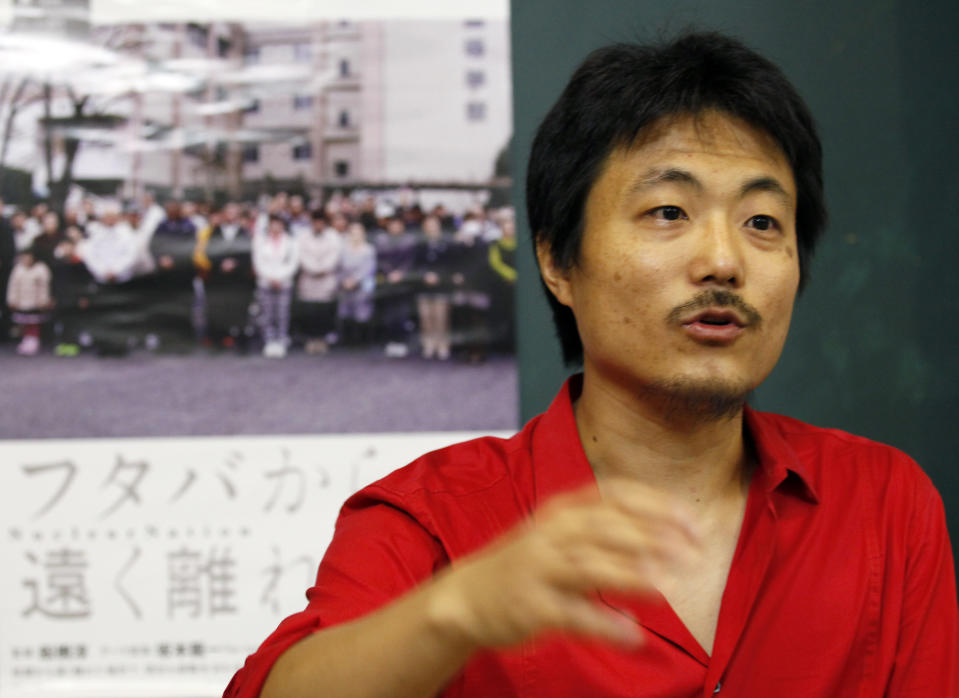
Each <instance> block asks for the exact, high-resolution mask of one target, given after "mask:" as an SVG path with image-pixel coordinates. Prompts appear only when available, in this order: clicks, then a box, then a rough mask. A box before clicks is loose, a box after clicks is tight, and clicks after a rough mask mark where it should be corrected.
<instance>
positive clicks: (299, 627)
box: [223, 493, 447, 698]
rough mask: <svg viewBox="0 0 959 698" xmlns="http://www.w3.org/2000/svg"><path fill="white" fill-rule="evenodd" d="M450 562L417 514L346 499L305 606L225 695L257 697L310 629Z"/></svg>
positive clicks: (382, 599) (376, 602)
mask: <svg viewBox="0 0 959 698" xmlns="http://www.w3.org/2000/svg"><path fill="white" fill-rule="evenodd" d="M445 564H447V558H446V554H445V552H444V551H443V548H442V546H441V545H440V544H439V542H438V541H437V540H436V539H435V538H433V536H431V535H430V533H429V532H428V531H427V530H426V529H425V528H423V526H421V525H420V524H419V523H418V522H417V521H416V520H415V519H414V518H413V517H411V516H410V515H409V514H407V513H406V512H404V511H402V510H400V509H397V508H396V507H394V506H391V505H389V504H385V503H383V502H380V501H376V500H373V499H370V498H369V497H367V496H364V494H363V493H360V494H358V495H356V496H354V497H353V498H351V499H350V500H349V501H347V503H346V504H345V505H344V507H343V510H342V511H341V512H340V517H339V519H338V520H337V522H336V531H335V533H334V535H333V541H332V542H331V543H330V547H329V548H327V550H326V554H325V555H324V557H323V561H322V562H321V563H320V568H319V571H318V572H317V577H316V585H315V586H313V587H312V588H311V589H310V590H309V591H307V593H306V597H307V600H308V604H307V607H306V608H305V609H304V610H303V611H300V612H299V613H295V614H294V615H292V616H290V617H289V618H287V619H286V620H284V621H283V622H282V623H280V625H279V626H278V627H277V629H276V630H275V631H273V634H272V635H270V636H269V637H268V638H267V639H266V641H264V642H263V644H262V645H260V647H259V649H257V651H256V652H254V653H253V654H251V655H250V656H249V657H247V660H246V663H245V664H244V665H243V668H242V669H240V670H239V671H238V672H237V673H236V674H235V675H234V677H233V679H232V680H231V681H230V684H229V686H227V688H226V691H225V692H224V694H223V696H224V698H256V697H257V696H259V694H260V689H261V688H262V687H263V682H264V681H266V677H267V675H268V674H269V673H270V669H271V668H272V667H273V664H274V662H276V660H277V659H278V658H279V656H280V655H281V654H283V652H285V651H286V650H287V649H288V648H289V647H290V646H291V645H293V644H294V643H296V642H297V641H299V640H301V639H303V638H304V637H306V636H307V635H309V634H311V633H313V632H315V631H317V630H319V629H320V628H324V627H329V626H332V625H336V624H338V623H342V622H345V621H348V620H351V619H353V618H356V617H358V616H361V615H364V614H366V613H369V612H370V611H372V610H374V609H376V608H378V607H379V606H381V605H383V604H384V603H386V602H387V601H390V600H391V599H394V598H396V597H398V596H400V595H401V594H402V593H403V592H405V591H407V590H409V589H411V588H412V587H413V586H415V585H416V584H417V583H418V582H419V581H421V580H422V579H425V578H426V577H428V576H430V575H431V574H432V573H433V572H434V571H435V570H436V569H438V568H439V567H442V566H444V565H445Z"/></svg>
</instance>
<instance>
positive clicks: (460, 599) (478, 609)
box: [439, 482, 702, 647]
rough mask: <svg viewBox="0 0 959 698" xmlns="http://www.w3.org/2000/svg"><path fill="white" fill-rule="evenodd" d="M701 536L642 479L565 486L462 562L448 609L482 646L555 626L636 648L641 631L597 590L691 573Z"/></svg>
mask: <svg viewBox="0 0 959 698" xmlns="http://www.w3.org/2000/svg"><path fill="white" fill-rule="evenodd" d="M701 540H702V538H701V536H700V534H699V532H698V530H697V527H696V525H695V522H694V521H693V519H692V517H691V516H689V515H688V514H687V513H686V512H685V511H684V510H683V508H682V507H681V506H679V505H677V504H675V503H674V502H672V501H669V500H668V499H666V498H665V497H663V496H662V495H661V494H660V493H657V492H654V491H652V490H650V489H649V488H646V487H643V486H641V485H637V484H636V483H632V482H627V483H619V482H617V483H611V482H605V483H602V484H601V488H600V489H599V490H597V488H596V487H595V486H593V487H589V488H584V489H583V490H579V491H576V492H572V493H567V494H563V495H560V496H558V497H556V498H554V499H553V500H551V501H550V502H549V503H547V504H546V505H545V506H543V507H542V508H541V509H539V510H538V511H537V512H536V513H535V515H534V517H533V519H532V520H530V521H528V522H526V523H524V524H522V525H520V526H519V527H518V528H516V529H514V530H513V531H512V532H511V533H510V534H508V535H507V536H506V537H505V538H502V539H500V540H499V541H497V542H496V543H494V544H493V545H491V546H489V547H488V548H486V549H484V550H482V551H479V552H477V553H476V554H475V555H474V556H470V557H469V558H467V559H464V560H462V561H460V563H458V564H457V565H455V566H454V569H453V570H451V572H450V574H449V575H446V576H445V581H444V584H443V585H442V587H441V589H442V594H441V595H440V597H439V598H440V599H441V600H442V603H440V604H439V606H440V607H441V608H442V609H443V612H442V613H441V614H440V615H441V616H442V617H443V618H445V619H446V620H447V621H448V623H449V624H450V625H451V626H452V627H453V628H454V630H455V631H456V634H457V636H460V637H466V638H469V640H470V641H471V642H473V643H475V645H477V646H486V647H491V646H505V645H511V644H514V643H518V642H521V641H523V640H526V639H528V638H530V637H533V636H535V635H537V634H539V633H541V632H543V631H545V630H549V629H554V630H563V631H567V632H572V633H576V634H581V635H587V636H590V637H596V638H599V639H603V640H606V641H608V642H613V643H615V644H617V645H622V646H626V647H632V646H635V645H636V644H637V643H638V642H639V641H640V638H641V634H642V630H641V629H640V628H639V626H638V624H637V623H636V622H635V621H634V620H632V619H629V618H626V617H625V616H623V615H622V614H620V613H618V612H616V611H614V610H613V609H610V608H607V607H605V606H603V605H602V604H600V603H598V602H597V601H596V600H595V594H596V592H597V591H604V590H610V591H612V590H615V591H621V592H626V593H648V592H650V591H652V590H654V589H655V588H656V587H657V586H660V583H661V582H662V581H664V580H665V579H666V577H665V575H666V574H669V575H677V574H687V573H689V571H690V570H692V569H693V565H692V561H694V560H696V559H697V557H698V554H699V553H701V551H702V542H701Z"/></svg>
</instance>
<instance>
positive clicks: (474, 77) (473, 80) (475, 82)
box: [466, 70, 486, 90]
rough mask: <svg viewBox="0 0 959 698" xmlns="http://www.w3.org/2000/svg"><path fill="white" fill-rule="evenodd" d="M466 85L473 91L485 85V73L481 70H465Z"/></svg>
mask: <svg viewBox="0 0 959 698" xmlns="http://www.w3.org/2000/svg"><path fill="white" fill-rule="evenodd" d="M466 84H467V86H469V87H471V88H473V89H474V90H475V89H476V88H478V87H482V86H483V85H485V84H486V73H484V72H483V71H482V70H467V71H466Z"/></svg>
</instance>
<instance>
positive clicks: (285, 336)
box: [253, 214, 299, 359]
mask: <svg viewBox="0 0 959 698" xmlns="http://www.w3.org/2000/svg"><path fill="white" fill-rule="evenodd" d="M298 266H299V259H298V255H297V245H296V241H295V240H294V239H293V237H292V236H291V235H290V234H289V232H288V226H287V223H286V221H285V220H284V219H283V218H281V217H280V216H278V215H275V214H271V215H270V218H269V222H268V224H267V229H266V234H265V235H262V234H261V235H256V236H255V237H254V238H253V270H254V273H255V274H256V286H257V288H256V291H257V303H258V305H259V306H260V324H261V327H262V329H263V342H264V345H263V356H265V357H267V358H271V359H282V358H283V357H284V356H286V349H287V347H288V346H289V344H290V300H291V296H292V291H293V277H294V276H296V270H297V267H298Z"/></svg>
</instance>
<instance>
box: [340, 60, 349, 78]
mask: <svg viewBox="0 0 959 698" xmlns="http://www.w3.org/2000/svg"><path fill="white" fill-rule="evenodd" d="M340 77H341V78H348V77H350V61H349V59H347V58H341V59H340Z"/></svg>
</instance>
